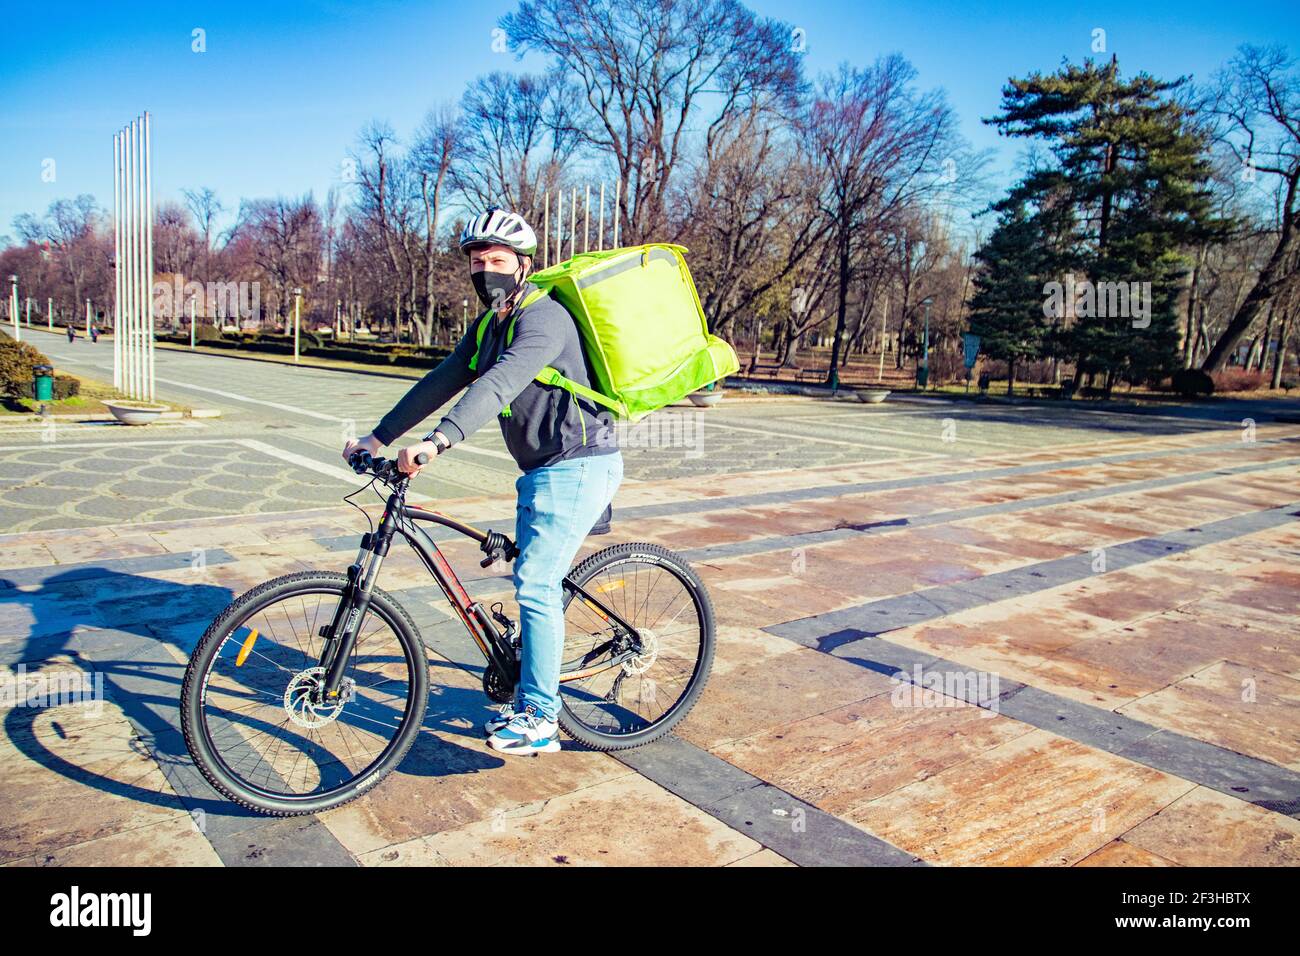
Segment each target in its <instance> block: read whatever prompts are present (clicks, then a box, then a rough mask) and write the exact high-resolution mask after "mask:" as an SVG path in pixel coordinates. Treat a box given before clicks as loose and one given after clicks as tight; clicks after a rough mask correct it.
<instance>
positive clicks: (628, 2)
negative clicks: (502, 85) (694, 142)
mask: <svg viewBox="0 0 1300 956" xmlns="http://www.w3.org/2000/svg"><path fill="white" fill-rule="evenodd" d="M501 26H502V27H503V28H504V29H505V31H506V34H507V35H508V37H509V39H510V44H511V46H512V47H513V48H514V49H516V50H517V51H520V52H523V51H534V52H540V53H544V54H547V55H549V56H551V57H552V58H553V59H554V61H555V64H556V66H557V67H559V68H560V69H562V70H563V71H564V72H565V73H566V75H569V76H572V77H575V78H576V80H577V82H578V83H579V85H580V87H581V95H582V96H583V97H584V99H585V101H586V103H587V105H588V106H589V107H590V115H589V117H588V121H587V122H584V123H580V124H578V125H579V127H580V130H581V133H582V136H583V138H584V140H585V141H586V142H588V143H589V144H590V145H592V146H593V147H595V148H596V149H598V150H600V151H602V152H605V153H607V154H608V155H609V156H611V157H612V159H613V165H614V168H615V171H616V174H617V176H618V180H619V182H620V183H621V184H622V192H621V196H620V200H619V203H618V205H619V208H618V209H616V210H615V212H614V214H615V215H616V216H618V217H619V222H620V223H621V224H622V232H623V234H625V235H626V236H627V237H628V240H629V241H630V242H636V241H639V240H641V239H642V238H644V237H649V236H654V235H657V234H658V233H659V232H660V230H661V229H662V228H663V227H664V225H665V220H666V207H667V196H668V190H669V189H670V181H671V179H672V175H673V172H674V170H675V169H676V167H677V165H678V163H679V162H680V161H681V160H682V158H683V155H684V154H685V151H686V150H687V148H688V145H689V143H688V139H689V137H688V133H689V132H690V131H691V130H701V129H702V130H703V139H704V142H705V150H706V152H707V151H708V150H709V149H710V147H711V144H712V143H713V142H714V139H715V137H716V136H718V135H719V133H720V131H721V130H722V129H723V127H724V126H725V124H726V122H727V121H728V120H729V119H730V118H731V117H732V116H733V115H734V114H735V113H736V112H744V111H746V110H747V109H749V107H750V105H751V104H752V103H753V102H754V101H756V100H759V101H767V100H772V99H778V98H779V99H785V100H787V101H792V100H793V97H794V95H795V93H796V92H797V89H798V85H799V57H798V54H797V53H796V52H795V51H794V49H793V46H794V44H793V43H792V41H791V38H792V35H793V31H792V30H791V28H790V27H789V25H787V24H784V23H781V22H779V21H775V20H767V19H763V18H760V17H757V16H755V15H754V14H753V13H752V12H751V11H749V10H747V9H746V8H745V7H744V6H742V5H741V4H740V3H738V2H736V0H524V2H521V3H520V5H519V9H518V10H517V11H515V12H514V13H511V14H508V15H507V16H505V17H503V18H502V20H501ZM708 107H716V108H715V109H713V111H712V118H711V119H708V118H705V117H704V116H703V115H701V114H703V112H704V110H705V109H706V108H708Z"/></svg>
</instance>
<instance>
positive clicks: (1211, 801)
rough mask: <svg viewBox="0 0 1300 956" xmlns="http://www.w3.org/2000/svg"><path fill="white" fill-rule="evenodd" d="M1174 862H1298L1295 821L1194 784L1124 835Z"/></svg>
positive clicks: (1298, 824) (1299, 836) (1299, 831)
mask: <svg viewBox="0 0 1300 956" xmlns="http://www.w3.org/2000/svg"><path fill="white" fill-rule="evenodd" d="M1124 842H1125V843H1127V844H1129V845H1131V846H1134V847H1137V848H1138V849H1141V850H1144V851H1146V852H1149V853H1154V854H1157V855H1159V856H1161V857H1163V858H1165V859H1167V860H1170V861H1172V862H1173V863H1176V864H1178V865H1180V866H1298V865H1300V821H1297V820H1295V819H1294V818H1292V817H1288V816H1284V815H1282V814H1280V813H1273V812H1271V811H1269V810H1263V809H1260V808H1259V807H1256V806H1252V805H1251V804H1249V803H1246V802H1244V801H1242V800H1238V799H1237V798H1235V797H1230V796H1228V795H1227V794H1224V793H1219V792H1218V791H1217V790H1210V789H1208V788H1207V787H1197V788H1196V789H1195V790H1193V791H1191V792H1190V793H1188V794H1186V795H1185V796H1183V797H1182V798H1181V799H1179V800H1177V801H1175V802H1174V803H1173V804H1171V805H1170V806H1167V807H1165V808H1163V809H1162V810H1161V811H1160V812H1159V813H1157V814H1155V815H1154V816H1152V817H1151V818H1150V819H1148V820H1145V821H1143V822H1142V823H1140V824H1138V825H1137V826H1135V827H1134V828H1133V829H1131V830H1129V831H1128V832H1127V833H1125V834H1124Z"/></svg>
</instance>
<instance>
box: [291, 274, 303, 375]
mask: <svg viewBox="0 0 1300 956" xmlns="http://www.w3.org/2000/svg"><path fill="white" fill-rule="evenodd" d="M301 310H302V289H294V290H293V364H294V365H297V364H298V324H299V323H298V320H299V317H300V315H301Z"/></svg>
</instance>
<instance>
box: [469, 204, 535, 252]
mask: <svg viewBox="0 0 1300 956" xmlns="http://www.w3.org/2000/svg"><path fill="white" fill-rule="evenodd" d="M474 246H509V247H510V248H511V249H513V250H514V251H515V252H517V253H519V254H520V255H521V256H531V255H532V254H533V253H535V252H536V251H537V233H535V232H533V230H532V227H531V226H529V225H528V223H526V222H524V220H523V217H522V216H519V215H516V214H515V213H513V212H507V211H506V210H504V209H498V208H497V207H496V206H492V207H491V208H489V209H488V210H487V212H484V213H481V214H480V215H478V216H475V217H474V218H473V219H471V220H470V221H469V222H467V223H465V228H464V229H462V230H461V233H460V250H461V252H466V251H468V250H469V249H471V248H472V247H474Z"/></svg>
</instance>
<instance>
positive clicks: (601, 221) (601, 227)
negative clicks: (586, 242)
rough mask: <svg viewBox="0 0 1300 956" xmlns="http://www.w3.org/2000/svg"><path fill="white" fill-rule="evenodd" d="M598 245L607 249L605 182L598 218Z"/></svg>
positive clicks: (603, 183) (601, 188)
mask: <svg viewBox="0 0 1300 956" xmlns="http://www.w3.org/2000/svg"><path fill="white" fill-rule="evenodd" d="M596 245H597V246H598V247H599V248H600V249H602V250H603V249H604V248H605V181H604V180H603V179H602V180H601V181H600V215H599V216H597V217H596Z"/></svg>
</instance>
